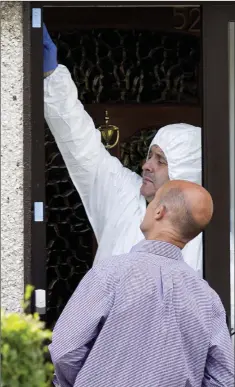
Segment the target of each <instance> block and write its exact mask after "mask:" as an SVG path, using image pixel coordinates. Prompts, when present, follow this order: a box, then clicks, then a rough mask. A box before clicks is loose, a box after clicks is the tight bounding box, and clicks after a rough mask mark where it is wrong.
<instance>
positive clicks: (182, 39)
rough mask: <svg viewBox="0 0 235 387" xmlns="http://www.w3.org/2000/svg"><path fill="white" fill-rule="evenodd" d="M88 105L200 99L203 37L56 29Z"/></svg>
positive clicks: (81, 96)
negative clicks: (201, 44)
mask: <svg viewBox="0 0 235 387" xmlns="http://www.w3.org/2000/svg"><path fill="white" fill-rule="evenodd" d="M52 36H53V38H54V41H55V43H56V44H57V46H58V59H59V61H60V63H62V64H65V65H66V66H67V67H68V68H69V70H70V71H71V74H72V77H73V79H74V82H75V83H76V85H77V88H78V94H79V99H80V100H81V101H82V102H83V103H84V104H88V103H104V102H115V103H117V102H118V103H194V104H198V103H199V91H198V84H199V71H198V69H199V59H200V41H199V38H198V37H196V36H193V35H182V34H180V33H178V32H176V33H168V34H166V33H161V32H159V31H139V30H129V31H124V30H112V29H99V30H97V29H95V30H89V31H87V30H77V29H76V30H72V31H67V32H65V31H63V32H61V33H55V32H54V33H52Z"/></svg>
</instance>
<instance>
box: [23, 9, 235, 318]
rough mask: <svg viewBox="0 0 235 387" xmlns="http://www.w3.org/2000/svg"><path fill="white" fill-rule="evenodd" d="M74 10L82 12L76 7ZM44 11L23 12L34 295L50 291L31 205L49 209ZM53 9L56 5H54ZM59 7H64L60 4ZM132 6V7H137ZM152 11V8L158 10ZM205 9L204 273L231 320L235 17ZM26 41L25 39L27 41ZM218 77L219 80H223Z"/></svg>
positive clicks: (41, 232) (42, 238) (41, 235)
mask: <svg viewBox="0 0 235 387" xmlns="http://www.w3.org/2000/svg"><path fill="white" fill-rule="evenodd" d="M47 4H48V3H47ZM73 4H74V5H77V6H78V4H76V2H75V3H73ZM145 4H146V3H145ZM43 5H44V4H43V2H30V3H27V4H26V5H24V7H25V8H27V7H28V8H27V9H28V11H29V12H28V14H30V16H29V18H28V19H27V20H26V19H25V22H24V23H25V34H28V35H29V31H30V39H31V41H30V67H31V78H30V94H31V108H30V109H31V110H30V120H31V128H32V129H31V150H30V152H31V155H30V156H31V159H32V165H31V187H32V188H31V204H32V207H31V210H32V217H31V218H32V220H31V227H32V230H31V245H32V248H31V276H30V277H31V283H32V284H33V285H34V286H35V288H36V289H46V235H45V221H43V222H35V221H34V212H33V203H34V202H35V201H39V202H43V203H44V204H45V178H44V160H45V150H44V149H43V148H44V118H43V70H42V64H43V50H42V28H36V29H35V28H32V21H31V14H32V8H40V9H41V10H42V12H43ZM53 5H56V3H54V4H53ZM57 5H58V3H57ZM80 5H81V3H80ZM96 5H97V3H96ZM146 5H147V4H146ZM159 5H160V4H159ZM162 5H164V4H162ZM60 6H62V4H61V3H60ZM63 6H65V3H63ZM83 6H84V5H83ZM131 6H133V4H132V5H131ZM152 6H153V7H154V5H152ZM167 6H170V4H169V3H167ZM172 6H175V4H172ZM201 7H202V50H203V51H202V52H203V60H202V64H203V90H204V92H203V136H202V138H203V184H204V186H205V187H206V188H207V189H208V190H209V191H210V192H211V194H212V196H213V199H214V204H215V214H214V218H213V221H212V223H211V225H210V226H209V227H208V229H207V230H206V231H205V233H204V253H205V254H204V256H205V259H204V272H205V278H206V280H207V281H208V282H209V284H210V285H211V286H212V287H213V288H214V289H215V290H216V291H217V293H218V294H219V295H220V297H221V300H222V302H223V304H224V306H225V309H226V313H227V315H228V316H230V287H229V278H230V273H229V267H230V255H229V251H230V249H229V246H230V241H229V230H230V205H229V204H230V202H229V199H230V197H229V122H228V117H229V116H228V64H227V60H225V59H224V58H227V57H228V48H227V37H228V33H227V25H228V21H229V20H230V19H231V15H232V16H234V5H219V6H217V5H213V4H209V3H208V4H203V3H202V5H201ZM214 26H215V27H214ZM28 35H27V39H29V38H28ZM24 38H25V36H24ZM218 50H220V51H219V56H218V55H217V53H218ZM26 60H27V56H26ZM218 74H220V76H219V77H218ZM214 85H217V91H218V92H217V93H215V92H214ZM221 106H222V107H223V109H222V111H221V109H220V108H221ZM221 127H223V132H222V131H221ZM217 148H218V149H220V154H222V155H223V160H222V162H221V163H219V165H218V150H217ZM42 166H43V167H42ZM215 170H216V174H215ZM27 173H28V172H27ZM221 186H223V187H224V189H223V190H221ZM26 238H27V236H26ZM216 241H220V243H217V244H216V243H215V242H216ZM221 257H223V265H221Z"/></svg>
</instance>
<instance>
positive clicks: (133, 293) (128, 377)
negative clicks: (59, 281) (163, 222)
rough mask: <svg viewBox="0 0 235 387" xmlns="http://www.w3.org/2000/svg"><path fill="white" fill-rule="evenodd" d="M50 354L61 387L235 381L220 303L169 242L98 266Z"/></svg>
mask: <svg viewBox="0 0 235 387" xmlns="http://www.w3.org/2000/svg"><path fill="white" fill-rule="evenodd" d="M50 352H51V356H52V360H53V363H54V365H55V371H56V379H57V382H58V384H59V385H60V386H61V387H72V386H74V387H202V386H203V387H209V386H211V387H212V386H213V387H214V386H220V387H222V386H224V387H233V386H234V355H233V349H232V341H231V339H230V336H229V332H228V329H227V326H226V321H225V311H224V308H223V306H222V304H221V301H220V299H219V297H218V295H217V294H216V293H215V292H214V291H213V290H212V289H211V288H210V287H209V286H208V284H207V283H206V282H205V281H204V280H202V279H200V278H199V277H198V276H197V274H196V273H195V272H194V271H193V270H192V269H191V268H190V267H189V266H188V265H187V264H186V263H185V262H184V261H183V258H182V254H181V251H180V249H178V248H177V247H175V246H173V245H170V244H168V243H164V242H157V241H143V242H140V243H139V244H138V245H136V246H135V247H134V248H133V249H132V251H131V253H130V254H126V255H122V256H119V257H114V258H113V259H110V261H109V263H107V261H106V262H105V263H104V264H103V263H99V264H96V265H95V266H94V267H93V268H92V269H91V270H90V271H89V272H88V274H87V275H86V276H85V277H84V278H83V280H82V281H81V283H80V284H79V286H78V287H77V289H76V291H75V292H74V294H73V296H72V298H71V299H70V301H69V302H68V304H67V306H66V307H65V309H64V311H63V313H62V315H61V317H60V318H59V320H58V322H57V324H56V327H55V329H54V332H53V340H52V344H51V346H50Z"/></svg>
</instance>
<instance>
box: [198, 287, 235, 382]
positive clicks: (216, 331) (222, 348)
mask: <svg viewBox="0 0 235 387" xmlns="http://www.w3.org/2000/svg"><path fill="white" fill-rule="evenodd" d="M202 387H234V352H233V346H232V340H231V337H230V334H229V331H228V327H227V324H226V316H225V310H224V307H223V305H222V302H221V300H220V298H219V296H218V295H217V294H214V299H213V313H212V327H211V340H210V346H209V351H208V356H207V361H206V367H205V372H204V379H203V383H202Z"/></svg>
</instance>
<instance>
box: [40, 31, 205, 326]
mask: <svg viewBox="0 0 235 387" xmlns="http://www.w3.org/2000/svg"><path fill="white" fill-rule="evenodd" d="M54 39H55V41H56V43H57V45H58V49H59V50H58V57H59V61H60V63H63V64H65V65H66V66H67V67H68V68H69V70H70V71H71V74H72V77H73V79H74V81H75V83H76V85H77V88H78V96H79V99H80V100H81V101H82V102H83V103H102V102H105V103H107V102H116V103H144V102H147V103H165V102H167V103H169V102H174V103H175V102H178V103H181V102H184V103H185V102H188V103H198V100H199V98H198V64H199V52H200V48H199V46H200V44H199V41H198V39H197V38H195V37H193V36H180V37H179V36H178V34H173V35H172V34H171V35H166V34H160V33H159V32H153V31H121V30H120V31H119V30H107V29H106V30H92V31H79V30H74V31H70V32H63V33H54ZM155 133H156V129H153V128H149V130H142V131H140V132H139V133H137V134H135V135H134V136H132V137H131V139H130V141H129V140H127V141H126V142H125V143H122V144H120V147H121V161H122V162H123V164H124V165H125V166H126V167H128V168H130V169H131V170H133V171H135V172H137V173H141V166H142V163H143V161H144V159H145V157H146V154H147V150H148V147H149V144H150V142H151V140H152V137H153V136H154V134H155ZM45 148H46V170H45V173H46V201H47V202H46V210H47V291H48V304H47V323H48V326H50V327H53V325H54V323H55V322H56V320H57V319H58V317H59V315H60V313H61V311H62V310H63V308H64V306H65V304H66V303H67V301H68V299H69V298H70V296H71V294H72V293H73V291H74V290H75V288H76V286H77V285H78V283H79V282H80V280H81V279H82V277H83V276H84V274H86V272H87V271H88V270H89V268H90V267H91V266H92V262H93V257H92V242H93V239H92V238H93V232H92V229H91V226H90V224H89V221H88V219H87V216H86V213H85V209H84V207H83V205H82V202H81V199H80V197H79V195H78V193H77V191H76V189H75V187H74V186H73V183H72V181H71V179H70V177H69V174H68V171H67V169H66V166H65V164H64V161H63V158H62V156H61V154H60V152H59V150H58V148H57V146H56V143H55V141H54V138H53V136H52V135H51V133H50V131H49V129H48V128H46V134H45Z"/></svg>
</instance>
